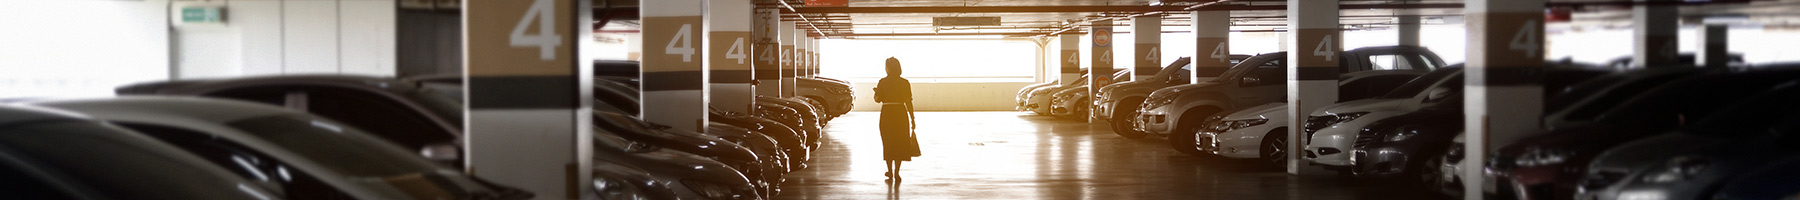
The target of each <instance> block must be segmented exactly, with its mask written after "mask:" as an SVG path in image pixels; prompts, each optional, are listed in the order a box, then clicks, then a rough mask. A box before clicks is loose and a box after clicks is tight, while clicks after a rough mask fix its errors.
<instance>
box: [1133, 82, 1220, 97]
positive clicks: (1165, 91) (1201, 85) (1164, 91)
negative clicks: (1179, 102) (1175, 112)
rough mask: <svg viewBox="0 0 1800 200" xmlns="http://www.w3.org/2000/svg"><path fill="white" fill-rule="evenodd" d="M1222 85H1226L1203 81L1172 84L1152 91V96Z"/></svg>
mask: <svg viewBox="0 0 1800 200" xmlns="http://www.w3.org/2000/svg"><path fill="white" fill-rule="evenodd" d="M1220 85H1224V84H1221V83H1219V82H1203V83H1195V84H1183V85H1177V86H1170V87H1165V88H1162V89H1157V90H1156V91H1155V92H1150V96H1151V97H1156V96H1161V95H1169V94H1173V93H1178V92H1186V91H1190V90H1198V89H1206V88H1211V87H1218V86H1220Z"/></svg>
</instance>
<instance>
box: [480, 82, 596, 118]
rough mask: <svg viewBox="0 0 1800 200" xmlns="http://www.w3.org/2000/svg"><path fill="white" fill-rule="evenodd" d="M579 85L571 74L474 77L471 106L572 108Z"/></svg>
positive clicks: (494, 107) (485, 107) (493, 107)
mask: <svg viewBox="0 0 1800 200" xmlns="http://www.w3.org/2000/svg"><path fill="white" fill-rule="evenodd" d="M576 84H577V82H576V80H575V77H573V76H568V75H559V76H471V77H469V86H468V87H469V94H468V95H469V109H473V110H481V109H562V108H568V109H573V108H575V107H576V106H577V105H576V102H575V99H576V97H575V95H576V92H577V91H575V85H576ZM522 97H528V98H522Z"/></svg>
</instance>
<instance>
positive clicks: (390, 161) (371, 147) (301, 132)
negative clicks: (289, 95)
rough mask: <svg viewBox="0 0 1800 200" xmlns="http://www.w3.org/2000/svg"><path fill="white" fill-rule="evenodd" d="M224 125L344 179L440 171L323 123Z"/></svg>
mask: <svg viewBox="0 0 1800 200" xmlns="http://www.w3.org/2000/svg"><path fill="white" fill-rule="evenodd" d="M226 125H228V126H231V127H232V128H237V129H239V130H243V131H244V132H245V133H249V134H251V135H253V136H256V137H257V138H259V139H262V140H264V141H268V142H269V143H273V144H275V145H276V146H280V147H281V148H282V149H286V150H290V151H293V152H294V153H295V154H299V155H300V156H303V157H306V158H307V159H309V160H312V161H317V162H319V163H320V164H322V166H325V167H329V168H331V169H332V170H333V171H337V172H338V173H342V174H344V175H350V176H357V177H389V176H397V175H405V174H411V173H421V172H431V171H436V170H440V167H437V166H436V165H433V164H431V162H429V161H426V160H425V159H423V158H419V157H417V156H414V155H413V154H411V153H407V152H406V151H404V150H401V149H400V148H399V146H396V145H394V144H392V143H388V142H387V141H384V140H382V139H380V138H376V137H373V136H369V134H368V133H364V132H362V131H361V130H357V129H354V128H350V126H346V125H343V124H339V123H336V122H329V121H325V120H323V119H316V118H312V117H307V116H301V115H280V116H269V117H257V118H250V119H244V120H238V121H233V122H230V123H226Z"/></svg>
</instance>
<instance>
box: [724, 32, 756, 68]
mask: <svg viewBox="0 0 1800 200" xmlns="http://www.w3.org/2000/svg"><path fill="white" fill-rule="evenodd" d="M744 52H746V51H745V50H744V38H742V37H739V38H737V41H734V42H731V48H726V49H725V59H737V64H740V65H741V64H744V59H749V58H750V56H748V55H744Z"/></svg>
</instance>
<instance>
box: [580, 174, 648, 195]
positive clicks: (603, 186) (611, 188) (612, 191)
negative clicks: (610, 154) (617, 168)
mask: <svg viewBox="0 0 1800 200" xmlns="http://www.w3.org/2000/svg"><path fill="white" fill-rule="evenodd" d="M639 190H642V189H641V188H638V187H636V186H635V185H633V184H632V183H631V182H628V181H625V180H618V179H613V178H607V177H594V193H595V194H596V195H597V196H600V199H606V200H615V199H619V200H647V199H650V197H649V196H648V195H645V194H644V193H643V191H639Z"/></svg>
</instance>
